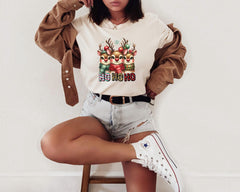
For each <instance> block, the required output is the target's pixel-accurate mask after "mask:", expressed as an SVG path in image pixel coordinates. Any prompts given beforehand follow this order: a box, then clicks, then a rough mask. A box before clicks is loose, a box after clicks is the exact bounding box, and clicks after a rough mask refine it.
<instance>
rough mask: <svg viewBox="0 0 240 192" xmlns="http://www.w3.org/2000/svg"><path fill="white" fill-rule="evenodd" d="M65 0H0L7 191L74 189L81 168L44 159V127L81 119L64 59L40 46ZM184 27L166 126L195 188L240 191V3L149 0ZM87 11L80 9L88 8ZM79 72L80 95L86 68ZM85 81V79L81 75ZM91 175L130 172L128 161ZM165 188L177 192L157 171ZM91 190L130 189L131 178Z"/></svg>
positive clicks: (160, 102) (167, 97)
mask: <svg viewBox="0 0 240 192" xmlns="http://www.w3.org/2000/svg"><path fill="white" fill-rule="evenodd" d="M56 2H57V1H54V0H42V1H30V0H21V1H17V0H12V1H3V0H1V1H0V23H1V35H0V42H1V46H0V47H1V48H0V82H1V84H0V86H1V100H0V130H1V134H0V152H1V158H0V162H1V164H0V191H4V192H48V191H49V192H50V191H51V192H55V191H58V192H66V191H68V192H76V191H79V189H80V185H81V171H82V166H80V165H79V166H76V165H68V164H60V163H56V162H53V161H50V160H49V159H47V158H45V157H44V156H43V154H42V153H41V150H40V146H39V142H40V138H41V136H42V135H43V133H44V132H46V131H47V130H48V129H49V128H51V127H53V126H54V125H55V124H58V123H60V122H62V121H64V120H67V119H70V118H73V117H76V116H78V114H79V113H80V110H81V105H82V99H83V97H81V98H80V103H79V104H78V105H76V106H75V107H70V106H68V105H66V104H65V100H64V93H63V89H62V84H61V77H60V72H61V71H60V64H59V63H58V62H57V61H55V60H54V59H52V58H51V57H50V56H48V55H46V53H44V52H43V51H42V50H41V49H40V48H39V47H37V46H36V45H35V43H34V35H35V32H36V30H37V27H38V25H39V24H40V21H41V20H42V18H43V17H44V16H45V14H46V13H47V11H49V10H50V9H51V8H52V7H53V5H54V4H55V3H56ZM143 4H144V9H145V10H147V11H153V12H155V13H158V14H159V16H160V17H161V18H162V20H163V21H164V22H166V23H171V22H173V23H174V26H175V27H177V28H179V29H180V31H181V32H182V37H183V44H184V45H185V46H186V47H187V50H188V52H187V55H186V61H187V63H188V67H187V70H186V71H185V73H184V76H183V77H182V79H180V80H175V82H174V84H173V85H169V86H168V87H167V88H166V89H165V90H164V92H162V93H161V94H160V95H159V96H158V97H157V98H156V108H155V111H154V115H155V119H156V122H157V124H158V126H159V131H160V133H161V135H162V137H163V138H164V141H165V142H166V144H167V145H168V149H169V151H170V152H171V154H172V155H173V156H174V158H175V159H176V160H177V162H178V164H179V166H180V167H181V168H182V173H183V176H184V178H185V182H186V187H187V192H202V191H204V192H239V191H240V164H239V161H240V155H239V152H238V149H237V146H239V145H240V141H239V135H240V131H239V127H240V126H239V121H238V119H237V117H239V107H240V105H239V104H240V102H239V99H238V98H239V97H240V91H239V84H238V83H239V82H240V81H239V80H240V77H239V70H240V67H239V53H238V51H239V43H240V41H239V34H238V33H239V32H240V26H239V21H238V20H237V18H240V15H239V11H238V7H239V5H238V4H237V1H234V0H229V1H217V0H202V1H194V0H191V1H190V0H186V1H178V0H169V1H153V0H151V1H150V0H148V1H143ZM85 11H87V9H86V8H82V9H81V11H79V12H81V13H79V12H78V13H77V14H82V13H83V12H85ZM74 73H75V79H76V84H77V86H78V91H79V93H80V92H81V95H83V94H82V92H83V91H85V90H86V89H85V88H84V87H83V86H82V83H81V77H80V76H79V71H78V70H75V71H74ZM77 79H79V80H77ZM93 173H94V174H96V175H98V174H107V175H123V172H122V170H121V165H120V163H114V164H109V165H100V166H94V167H93ZM157 185H158V190H157V191H160V192H170V191H171V190H170V189H169V187H168V186H167V185H165V184H164V183H163V181H162V180H161V178H158V184H157ZM91 191H94V192H95V191H98V192H99V191H107V192H110V191H111V192H117V191H121V192H122V191H126V190H125V186H124V185H118V187H115V186H113V185H100V187H99V188H98V189H97V186H92V187H91Z"/></svg>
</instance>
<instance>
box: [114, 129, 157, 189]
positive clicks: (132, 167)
mask: <svg viewBox="0 0 240 192" xmlns="http://www.w3.org/2000/svg"><path fill="white" fill-rule="evenodd" d="M153 132H155V131H146V132H142V133H137V134H133V135H131V136H130V139H129V140H128V141H127V142H126V143H134V142H137V141H139V140H141V139H143V138H144V137H145V136H147V135H149V134H151V133H153ZM122 141H123V138H120V139H116V140H115V142H122ZM122 166H123V171H124V176H125V180H126V185H127V191H128V192H136V191H137V192H146V191H148V192H155V191H156V178H157V176H156V173H155V172H153V171H151V170H149V169H148V168H145V167H142V166H141V165H140V164H137V163H132V162H130V161H125V162H122Z"/></svg>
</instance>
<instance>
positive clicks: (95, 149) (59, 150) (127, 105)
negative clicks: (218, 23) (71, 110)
mask: <svg viewBox="0 0 240 192" xmlns="http://www.w3.org/2000/svg"><path fill="white" fill-rule="evenodd" d="M83 5H85V6H86V7H88V8H90V13H89V14H86V15H83V16H80V17H78V18H76V19H74V17H75V11H76V10H78V9H80V8H81V7H82V6H83ZM35 42H36V43H37V45H38V46H39V47H40V48H42V49H43V50H44V51H46V52H47V53H48V54H50V55H51V56H52V57H54V58H55V59H57V60H58V61H59V62H60V63H61V64H62V82H63V87H64V92H65V98H66V102H67V103H68V104H69V105H71V106H73V105H75V104H76V103H77V102H78V96H77V91H76V87H75V83H74V79H73V67H75V68H81V70H80V72H81V75H82V77H83V80H84V83H85V85H86V87H88V90H89V92H88V95H87V97H86V99H85V101H84V104H83V107H82V111H81V114H80V117H77V118H74V119H70V120H68V121H65V122H62V123H60V124H58V125H56V126H54V127H53V128H52V129H50V130H49V131H48V132H47V133H46V134H45V135H44V136H43V138H42V139H41V147H42V151H43V153H44V155H45V156H46V157H47V158H49V159H51V160H53V161H56V162H60V163H68V164H75V165H83V164H100V163H110V162H122V166H123V170H124V175H125V180H126V186H127V191H128V192H136V191H137V192H146V191H148V192H155V191H156V174H159V175H160V176H161V177H162V178H163V179H164V180H165V181H166V182H167V183H168V184H169V185H171V187H172V188H173V189H174V191H175V192H181V191H182V183H181V179H180V175H179V173H178V169H177V166H176V164H175V163H174V162H173V160H172V159H171V157H170V156H169V154H168V153H167V151H166V147H164V146H163V143H162V141H161V139H160V135H159V133H158V132H157V130H156V127H155V124H154V121H153V116H152V105H153V104H152V102H153V101H154V99H155V96H156V95H158V94H159V93H160V92H161V91H163V90H164V89H165V88H166V86H167V85H168V84H170V83H173V79H174V78H181V76H182V74H183V71H184V70H185V68H186V62H185V61H184V59H183V57H184V55H185V52H186V48H185V47H184V46H183V45H182V44H181V33H180V32H179V30H178V29H177V28H174V27H173V26H172V25H169V26H167V25H166V24H164V23H163V22H162V21H161V20H160V19H159V18H158V17H157V15H155V14H153V13H143V11H142V8H141V1H140V0H121V1H120V0H61V1H59V2H58V3H57V4H56V5H55V6H54V7H53V9H52V10H51V11H50V12H49V13H48V14H47V15H46V16H45V17H44V19H43V20H42V22H41V24H40V26H39V28H38V30H37V33H36V35H35ZM153 56H155V60H154V57H153Z"/></svg>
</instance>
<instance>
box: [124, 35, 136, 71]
mask: <svg viewBox="0 0 240 192" xmlns="http://www.w3.org/2000/svg"><path fill="white" fill-rule="evenodd" d="M121 45H122V47H124V48H125V49H124V68H125V73H126V72H129V73H133V72H134V71H135V65H134V56H135V55H136V54H137V50H135V47H136V45H135V44H133V48H132V49H129V48H130V46H129V44H128V40H126V39H125V38H123V41H122V43H121ZM128 49H129V50H128Z"/></svg>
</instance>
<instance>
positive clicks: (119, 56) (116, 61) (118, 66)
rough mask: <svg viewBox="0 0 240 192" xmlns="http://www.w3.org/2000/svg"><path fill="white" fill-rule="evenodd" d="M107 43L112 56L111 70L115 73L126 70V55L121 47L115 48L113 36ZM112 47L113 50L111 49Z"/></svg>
mask: <svg viewBox="0 0 240 192" xmlns="http://www.w3.org/2000/svg"><path fill="white" fill-rule="evenodd" d="M106 43H107V44H108V46H109V49H108V50H109V53H110V54H111V56H110V66H109V70H110V71H112V72H115V73H122V72H123V71H124V58H123V57H124V55H123V53H122V52H121V50H120V48H119V49H118V50H114V45H113V43H112V40H111V38H109V39H108V40H107V41H106ZM110 49H111V50H110Z"/></svg>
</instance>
